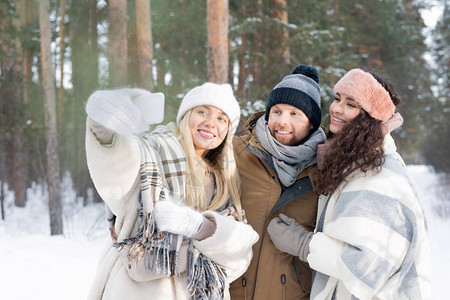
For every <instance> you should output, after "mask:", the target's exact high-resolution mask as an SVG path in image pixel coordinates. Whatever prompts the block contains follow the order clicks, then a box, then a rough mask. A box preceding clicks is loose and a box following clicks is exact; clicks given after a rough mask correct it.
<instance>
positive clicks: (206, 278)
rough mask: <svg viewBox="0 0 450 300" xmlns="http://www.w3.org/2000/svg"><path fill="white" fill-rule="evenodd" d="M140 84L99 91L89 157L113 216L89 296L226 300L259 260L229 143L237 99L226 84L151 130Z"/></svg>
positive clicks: (92, 110)
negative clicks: (236, 282) (235, 283)
mask: <svg viewBox="0 0 450 300" xmlns="http://www.w3.org/2000/svg"><path fill="white" fill-rule="evenodd" d="M145 95H150V93H149V92H147V91H144V90H140V89H120V90H113V91H97V92H95V93H94V94H92V95H91V96H90V98H89V99H88V102H87V105H86V111H87V114H88V119H87V132H86V153H87V161H88V166H89V171H90V174H91V177H92V179H93V182H94V184H95V187H96V189H97V190H98V192H99V194H100V195H101V197H102V199H103V200H104V201H105V203H106V204H107V207H108V210H107V211H109V210H110V212H111V213H110V214H107V215H109V216H110V217H113V218H114V222H113V224H114V225H113V227H112V229H111V233H112V237H113V241H112V242H109V243H108V244H107V246H106V248H105V250H104V252H103V254H102V257H101V259H100V263H99V266H98V270H97V276H96V278H95V281H94V284H93V287H92V289H91V292H90V295H89V298H90V299H144V298H145V299H229V292H228V286H229V283H230V282H231V281H233V280H234V279H236V278H237V277H239V276H240V275H242V274H243V273H244V272H245V270H246V268H247V267H248V264H249V262H250V259H251V256H252V251H251V248H252V245H253V244H254V243H255V242H256V240H257V239H258V235H257V234H256V232H255V231H254V230H253V229H252V228H251V227H250V226H249V225H247V224H245V222H244V216H243V213H242V209H241V205H240V201H239V177H238V173H237V171H236V165H235V160H234V154H233V151H232V146H231V140H232V137H233V134H234V132H235V130H236V127H237V125H238V122H239V114H240V110H239V105H238V103H237V101H236V99H235V98H234V96H233V91H232V89H231V86H230V85H228V84H221V85H219V84H214V83H205V84H203V85H201V86H199V87H196V88H194V89H192V90H191V91H189V92H188V93H187V94H186V95H185V96H184V98H183V100H182V102H181V104H180V107H179V110H178V115H177V124H176V125H175V124H173V123H170V124H168V125H166V126H158V127H157V128H156V129H155V130H153V131H152V132H148V131H146V129H147V128H148V125H147V124H146V123H145V122H144V119H145V118H144V116H145V111H140V110H139V108H138V107H137V106H136V105H135V104H134V102H133V99H134V98H135V97H138V96H145Z"/></svg>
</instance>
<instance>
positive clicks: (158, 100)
mask: <svg viewBox="0 0 450 300" xmlns="http://www.w3.org/2000/svg"><path fill="white" fill-rule="evenodd" d="M132 101H133V103H134V105H136V106H137V107H138V108H139V109H140V110H141V112H142V113H143V115H144V120H145V122H147V123H148V124H149V125H150V124H159V123H161V122H162V121H163V120H164V94H163V93H150V94H144V95H140V96H138V97H134V98H133V99H132Z"/></svg>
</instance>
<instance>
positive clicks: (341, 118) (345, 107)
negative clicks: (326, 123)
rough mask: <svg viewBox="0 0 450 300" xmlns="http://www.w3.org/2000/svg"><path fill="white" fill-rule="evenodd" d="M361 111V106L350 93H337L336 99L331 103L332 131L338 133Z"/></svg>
mask: <svg viewBox="0 0 450 300" xmlns="http://www.w3.org/2000/svg"><path fill="white" fill-rule="evenodd" d="M361 111H362V108H361V106H360V105H359V104H358V103H357V102H356V101H355V100H354V99H353V98H352V97H351V96H350V95H347V94H344V93H340V94H339V93H336V95H335V97H334V101H333V103H331V105H330V131H331V132H332V133H335V134H336V133H338V132H339V131H341V130H342V127H344V126H345V125H346V124H347V123H348V122H350V121H351V120H353V119H354V118H355V117H356V116H357V115H359V114H360V113H361Z"/></svg>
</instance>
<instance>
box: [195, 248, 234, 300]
mask: <svg viewBox="0 0 450 300" xmlns="http://www.w3.org/2000/svg"><path fill="white" fill-rule="evenodd" d="M186 277H187V278H188V280H189V285H188V290H189V291H190V292H191V295H190V299H191V300H202V299H223V297H224V291H225V284H226V277H227V275H226V273H225V270H224V269H223V268H222V267H220V266H219V265H217V264H216V263H215V262H213V261H211V260H210V259H209V258H207V257H206V256H204V255H203V254H202V253H200V252H199V251H198V250H196V249H194V247H193V244H192V242H191V243H190V245H189V252H188V266H187V270H186Z"/></svg>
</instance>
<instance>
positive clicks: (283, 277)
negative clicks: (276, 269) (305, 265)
mask: <svg viewBox="0 0 450 300" xmlns="http://www.w3.org/2000/svg"><path fill="white" fill-rule="evenodd" d="M280 279H281V299H286V275H285V274H281V276H280Z"/></svg>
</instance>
